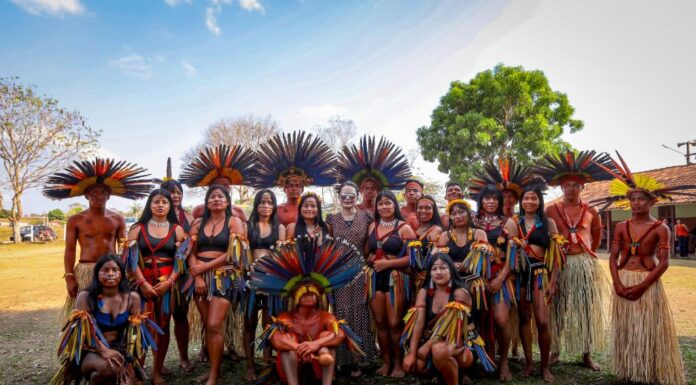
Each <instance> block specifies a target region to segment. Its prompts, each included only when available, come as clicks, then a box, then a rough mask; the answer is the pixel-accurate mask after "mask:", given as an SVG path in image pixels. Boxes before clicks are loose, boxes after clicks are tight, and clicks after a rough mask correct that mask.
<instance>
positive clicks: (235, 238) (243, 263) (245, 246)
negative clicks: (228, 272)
mask: <svg viewBox="0 0 696 385" xmlns="http://www.w3.org/2000/svg"><path fill="white" fill-rule="evenodd" d="M227 263H228V264H230V263H231V264H232V265H234V266H235V267H238V268H242V269H247V268H249V266H251V249H249V241H248V240H247V239H246V238H245V237H243V236H241V235H238V234H230V241H229V243H228V246H227Z"/></svg>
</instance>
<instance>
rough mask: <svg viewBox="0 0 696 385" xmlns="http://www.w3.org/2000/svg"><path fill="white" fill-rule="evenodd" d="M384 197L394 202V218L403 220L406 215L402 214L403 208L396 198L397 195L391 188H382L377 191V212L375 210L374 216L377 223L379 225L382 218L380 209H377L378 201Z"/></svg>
mask: <svg viewBox="0 0 696 385" xmlns="http://www.w3.org/2000/svg"><path fill="white" fill-rule="evenodd" d="M382 198H387V199H389V200H390V201H392V203H394V218H396V219H398V220H400V221H403V220H404V217H402V216H401V210H400V209H399V201H397V200H396V195H394V193H393V192H391V191H390V190H386V189H385V190H382V191H380V192H378V193H377V197H376V198H375V212H374V218H375V223H376V224H377V225H379V220H380V219H382V218H381V217H380V215H379V210H377V203H378V202H379V201H380V200H381V199H382Z"/></svg>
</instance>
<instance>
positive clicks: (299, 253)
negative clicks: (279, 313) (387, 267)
mask: <svg viewBox="0 0 696 385" xmlns="http://www.w3.org/2000/svg"><path fill="white" fill-rule="evenodd" d="M303 242H306V241H305V240H303ZM303 242H299V241H298V242H295V241H290V242H285V243H283V244H280V245H279V246H278V247H277V248H275V249H273V250H271V253H270V254H267V255H264V256H263V257H261V258H260V259H258V260H257V261H256V262H255V263H254V269H253V271H252V272H251V286H252V288H254V289H256V290H258V291H259V292H261V293H263V294H266V295H269V296H270V297H271V298H274V300H275V301H278V302H280V305H281V307H282V309H279V310H292V309H293V308H294V307H295V305H296V304H297V302H298V301H299V299H300V297H302V295H303V294H305V293H307V292H312V293H315V294H317V296H318V297H319V302H320V304H321V306H322V308H324V309H328V307H329V304H331V303H333V296H332V293H333V291H334V290H336V289H339V288H341V287H343V286H345V285H347V284H349V283H350V282H352V281H353V279H354V278H355V277H356V276H357V275H358V273H360V270H361V269H362V266H363V259H362V256H361V253H360V251H359V250H358V249H356V248H355V247H354V246H352V245H351V244H349V243H345V242H340V241H337V240H334V239H331V238H327V239H326V240H324V242H323V243H322V244H312V245H311V246H312V247H302V246H301V243H303ZM308 242H314V241H311V240H310V241H308Z"/></svg>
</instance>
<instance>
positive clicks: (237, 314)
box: [224, 305, 261, 357]
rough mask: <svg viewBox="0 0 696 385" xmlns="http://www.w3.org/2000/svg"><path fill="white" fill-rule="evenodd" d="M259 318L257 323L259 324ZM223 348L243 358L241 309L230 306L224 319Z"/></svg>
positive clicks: (242, 319)
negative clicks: (225, 347)
mask: <svg viewBox="0 0 696 385" xmlns="http://www.w3.org/2000/svg"><path fill="white" fill-rule="evenodd" d="M260 318H261V317H259V323H261V320H260ZM224 333H225V346H227V350H228V351H229V352H230V353H231V352H234V353H235V354H237V356H239V357H244V356H245V355H246V354H245V353H244V311H243V310H242V308H241V307H238V306H234V305H232V306H230V309H229V310H228V311H227V317H226V318H225V331H224Z"/></svg>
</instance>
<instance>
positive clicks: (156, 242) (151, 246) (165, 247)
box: [138, 225, 178, 267]
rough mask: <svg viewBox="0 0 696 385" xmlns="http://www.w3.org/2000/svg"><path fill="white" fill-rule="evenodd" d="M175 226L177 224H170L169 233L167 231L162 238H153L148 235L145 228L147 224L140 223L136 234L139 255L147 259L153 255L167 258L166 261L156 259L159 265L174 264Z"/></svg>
mask: <svg viewBox="0 0 696 385" xmlns="http://www.w3.org/2000/svg"><path fill="white" fill-rule="evenodd" d="M176 226H178V225H173V226H171V227H170V229H169V233H167V235H166V236H165V237H164V238H155V237H153V236H152V235H150V232H149V231H148V230H147V225H142V226H141V227H140V234H139V236H138V248H139V249H140V255H142V256H143V258H147V259H149V258H152V257H153V256H155V257H157V258H167V259H168V260H166V261H161V262H159V261H158V263H157V265H158V266H160V267H162V266H166V265H172V264H174V254H176V236H175V234H176ZM145 263H146V264H147V263H148V261H145ZM146 267H147V266H146Z"/></svg>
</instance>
